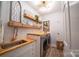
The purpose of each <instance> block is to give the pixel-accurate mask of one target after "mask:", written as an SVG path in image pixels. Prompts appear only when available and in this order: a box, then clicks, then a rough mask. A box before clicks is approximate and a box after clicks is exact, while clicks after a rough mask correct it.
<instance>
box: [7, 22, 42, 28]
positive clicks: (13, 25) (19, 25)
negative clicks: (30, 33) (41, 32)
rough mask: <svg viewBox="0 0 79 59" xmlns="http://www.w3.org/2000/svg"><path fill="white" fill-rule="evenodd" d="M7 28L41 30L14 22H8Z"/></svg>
mask: <svg viewBox="0 0 79 59" xmlns="http://www.w3.org/2000/svg"><path fill="white" fill-rule="evenodd" d="M8 26H9V27H15V28H30V29H40V28H41V27H37V26H32V25H29V24H22V23H20V22H16V21H9V22H8Z"/></svg>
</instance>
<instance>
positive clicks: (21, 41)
mask: <svg viewBox="0 0 79 59" xmlns="http://www.w3.org/2000/svg"><path fill="white" fill-rule="evenodd" d="M25 42H27V41H25V40H19V41H15V42H12V43H7V44H2V45H1V47H2V48H3V49H6V48H10V47H13V46H16V45H20V44H22V43H25Z"/></svg>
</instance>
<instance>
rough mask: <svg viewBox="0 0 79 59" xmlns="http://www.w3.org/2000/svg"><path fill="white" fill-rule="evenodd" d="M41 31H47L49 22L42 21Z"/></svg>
mask: <svg viewBox="0 0 79 59" xmlns="http://www.w3.org/2000/svg"><path fill="white" fill-rule="evenodd" d="M43 31H45V32H48V31H49V21H43Z"/></svg>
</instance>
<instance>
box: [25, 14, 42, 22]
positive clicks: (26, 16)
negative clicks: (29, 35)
mask: <svg viewBox="0 0 79 59" xmlns="http://www.w3.org/2000/svg"><path fill="white" fill-rule="evenodd" d="M24 18H28V19H29V20H32V21H34V22H36V23H42V22H41V21H38V22H37V21H36V20H34V18H33V17H30V16H28V15H26V14H24Z"/></svg>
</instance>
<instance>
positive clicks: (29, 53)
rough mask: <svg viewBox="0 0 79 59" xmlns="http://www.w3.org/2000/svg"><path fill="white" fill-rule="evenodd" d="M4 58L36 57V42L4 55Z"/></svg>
mask: <svg viewBox="0 0 79 59" xmlns="http://www.w3.org/2000/svg"><path fill="white" fill-rule="evenodd" d="M2 56H4V57H34V56H35V42H32V43H30V44H28V45H25V46H22V47H20V48H17V49H15V50H13V51H10V52H7V53H5V54H3V55H2Z"/></svg>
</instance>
